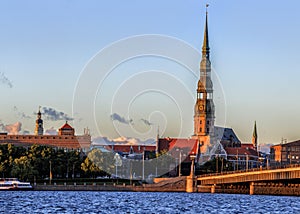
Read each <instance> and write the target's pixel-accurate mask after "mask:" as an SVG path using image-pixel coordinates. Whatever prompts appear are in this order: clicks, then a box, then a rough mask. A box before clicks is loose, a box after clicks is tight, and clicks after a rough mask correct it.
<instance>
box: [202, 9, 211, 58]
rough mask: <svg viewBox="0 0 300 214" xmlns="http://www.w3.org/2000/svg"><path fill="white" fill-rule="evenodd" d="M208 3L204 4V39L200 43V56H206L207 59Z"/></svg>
mask: <svg viewBox="0 0 300 214" xmlns="http://www.w3.org/2000/svg"><path fill="white" fill-rule="evenodd" d="M208 6H209V5H208V4H206V17H205V29H204V39H203V45H202V57H203V58H207V59H208V60H209V41H208V22H207V15H208V12H207V8H208Z"/></svg>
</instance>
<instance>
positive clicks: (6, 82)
mask: <svg viewBox="0 0 300 214" xmlns="http://www.w3.org/2000/svg"><path fill="white" fill-rule="evenodd" d="M0 83H1V84H3V85H6V86H8V87H9V88H12V87H13V84H12V82H11V81H10V80H9V79H8V78H7V77H6V76H5V75H4V73H0Z"/></svg>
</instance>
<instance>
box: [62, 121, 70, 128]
mask: <svg viewBox="0 0 300 214" xmlns="http://www.w3.org/2000/svg"><path fill="white" fill-rule="evenodd" d="M60 129H73V127H72V126H70V125H69V124H68V122H67V121H66V123H65V124H64V125H63V126H62V127H61V128H60Z"/></svg>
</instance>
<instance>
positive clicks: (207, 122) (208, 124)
mask: <svg viewBox="0 0 300 214" xmlns="http://www.w3.org/2000/svg"><path fill="white" fill-rule="evenodd" d="M200 124H202V120H200ZM206 124H207V125H209V120H208V121H207V122H206Z"/></svg>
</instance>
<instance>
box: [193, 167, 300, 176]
mask: <svg viewBox="0 0 300 214" xmlns="http://www.w3.org/2000/svg"><path fill="white" fill-rule="evenodd" d="M294 167H300V164H288V165H282V166H269V167H260V168H252V169H248V170H247V169H244V170H235V171H226V172H219V173H209V174H204V175H198V176H197V177H198V178H201V177H210V176H217V175H228V174H235V173H243V172H256V171H262V170H272V169H286V168H294Z"/></svg>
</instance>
